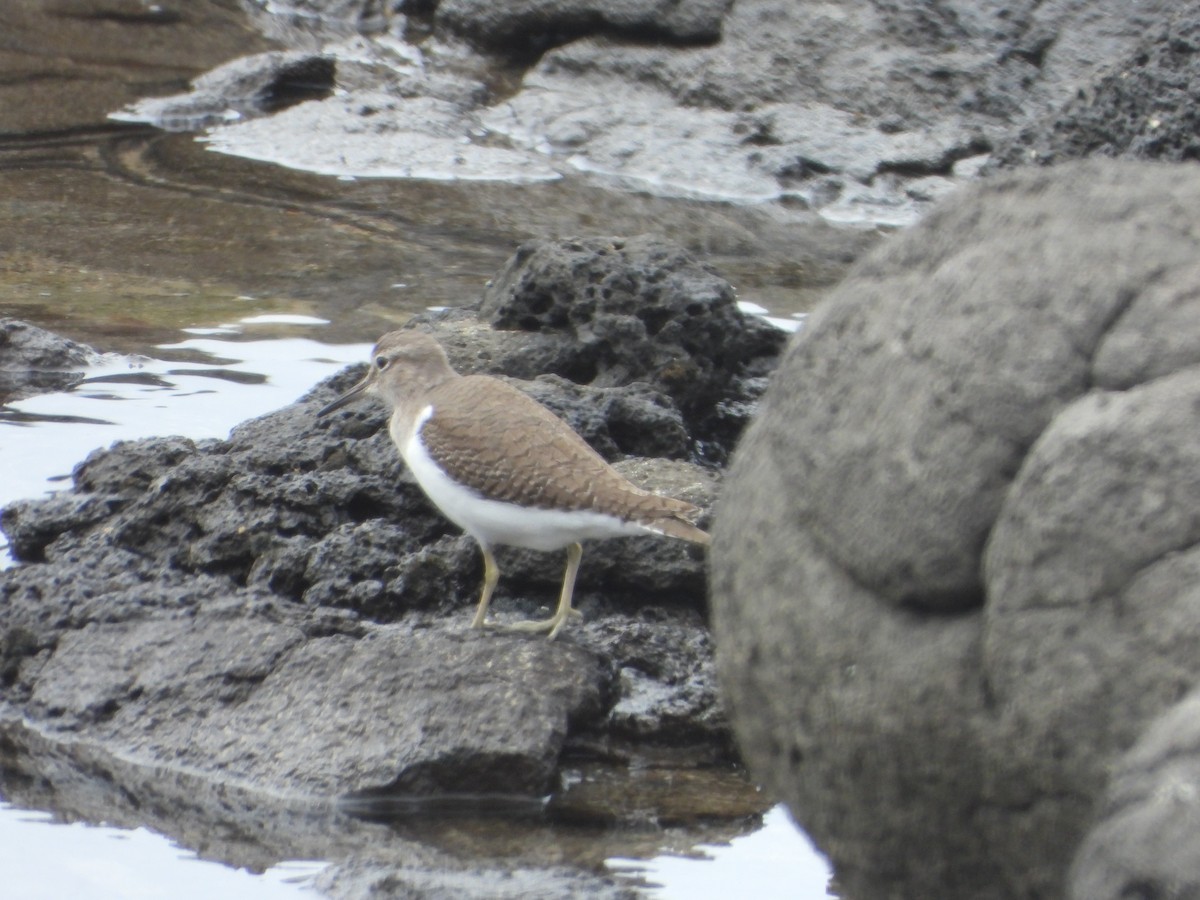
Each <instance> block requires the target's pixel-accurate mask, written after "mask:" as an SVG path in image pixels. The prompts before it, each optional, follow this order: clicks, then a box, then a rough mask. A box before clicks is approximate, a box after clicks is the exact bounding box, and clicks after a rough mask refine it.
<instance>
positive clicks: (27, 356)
mask: <svg viewBox="0 0 1200 900" xmlns="http://www.w3.org/2000/svg"><path fill="white" fill-rule="evenodd" d="M99 358H100V354H99V353H98V352H97V351H95V350H93V349H92V348H91V347H88V346H85V345H84V344H77V343H75V341H70V340H67V339H66V338H62V337H59V336H58V335H57V334H52V333H50V332H49V331H45V330H43V329H41V328H38V327H36V326H34V325H30V324H28V323H27V322H21V321H18V320H17V319H6V318H0V402H11V401H13V400H20V399H21V398H23V397H28V396H31V395H33V394H39V393H43V392H45V391H62V390H66V389H67V388H69V387H71V386H72V385H75V384H78V383H79V382H80V381H82V380H83V374H84V373H83V370H84V369H85V368H86V367H87V366H89V365H92V364H93V363H95V362H97V361H98V360H99Z"/></svg>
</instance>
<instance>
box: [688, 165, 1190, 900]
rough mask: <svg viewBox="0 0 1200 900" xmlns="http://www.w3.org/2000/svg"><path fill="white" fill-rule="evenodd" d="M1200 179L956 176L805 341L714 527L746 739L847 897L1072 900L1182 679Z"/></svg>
mask: <svg viewBox="0 0 1200 900" xmlns="http://www.w3.org/2000/svg"><path fill="white" fill-rule="evenodd" d="M1198 201H1200V172H1197V171H1195V170H1193V169H1191V168H1187V167H1182V168H1180V167H1168V166H1154V165H1140V166H1139V165H1132V164H1115V163H1104V164H1102V163H1092V164H1084V165H1075V166H1070V167H1063V168H1059V169H1050V170H1040V171H1030V172H1026V173H1025V174H1023V175H1022V176H1020V177H1006V178H1002V179H996V180H994V181H991V182H990V183H985V184H982V185H980V186H978V187H976V188H974V189H972V190H970V191H967V192H964V193H962V194H961V195H959V196H958V197H956V198H955V199H953V200H952V201H949V202H947V203H945V204H944V205H942V206H940V207H939V208H937V209H936V210H935V211H934V212H933V213H932V214H931V215H930V216H929V217H928V218H927V219H926V220H925V221H924V222H923V223H922V224H921V225H920V226H918V227H916V228H914V229H912V230H911V231H908V232H905V233H903V234H900V235H898V236H896V237H895V238H893V239H892V240H891V241H890V242H889V243H888V244H886V245H884V246H883V247H881V248H880V250H879V252H876V253H874V254H872V255H871V256H869V257H868V258H866V259H864V260H863V261H862V262H861V264H860V265H859V266H858V267H857V268H856V269H855V270H854V271H853V273H852V274H851V275H850V277H848V278H847V279H846V281H845V282H843V283H842V284H841V285H840V286H839V287H838V288H837V289H836V290H835V291H834V293H833V294H832V295H831V297H830V298H829V299H828V301H827V302H825V303H824V304H823V305H822V306H821V307H820V308H819V309H818V310H817V311H816V312H814V314H813V315H812V316H811V317H810V320H809V324H808V326H807V327H806V329H805V332H804V333H803V334H802V335H801V336H800V338H799V339H798V340H796V341H795V342H794V343H793V344H792V345H791V347H790V348H789V350H788V353H787V355H786V356H785V359H784V361H783V362H782V364H781V367H780V370H779V372H778V373H777V375H776V376H775V378H774V380H773V382H772V385H771V387H770V388H769V390H768V392H767V395H766V397H765V399H764V403H763V407H762V413H761V416H760V418H759V419H757V420H756V421H755V423H754V424H753V425H752V427H751V428H750V430H749V431H748V432H747V434H746V437H745V439H744V441H743V443H742V445H741V446H740V447H739V449H738V451H737V454H736V456H735V459H734V462H733V465H732V466H731V470H730V474H729V478H728V481H727V486H726V489H725V492H724V494H723V497H724V500H723V502H722V504H721V507H720V509H719V510H718V515H717V521H716V524H715V528H714V550H713V554H712V570H711V571H712V607H713V619H714V630H715V635H716V638H717V642H718V650H719V653H718V664H719V671H720V673H721V676H722V679H723V683H724V687H725V688H726V689H727V691H728V697H727V700H728V702H729V706H730V708H731V709H732V710H733V711H734V724H735V728H736V730H737V733H738V736H739V738H740V742H741V746H742V747H743V749H744V751H745V752H746V754H747V756H748V758H749V759H748V761H749V763H750V764H751V767H752V768H753V769H754V771H755V772H756V773H757V775H758V776H759V777H760V778H762V779H764V780H765V781H766V782H767V784H768V785H769V786H771V787H772V788H773V789H775V790H777V791H779V793H780V794H781V795H782V796H784V797H785V798H786V799H787V801H788V803H789V805H790V807H791V809H792V811H793V813H794V814H795V815H796V817H797V819H798V820H799V821H800V823H801V824H802V825H803V827H804V828H805V829H806V830H808V831H809V832H810V834H812V835H813V837H814V838H815V839H816V841H817V842H818V844H819V845H820V846H821V847H822V848H823V849H824V850H825V851H826V852H827V853H828V854H829V855H830V857H831V858H832V859H833V861H834V864H835V867H836V869H837V872H838V879H839V881H840V882H841V883H842V884H844V885H845V887H846V890H847V892H848V893H849V894H851V895H863V896H923V897H947V898H949V897H954V898H961V897H993V896H994V897H1003V896H1029V897H1057V896H1061V895H1062V894H1063V892H1064V890H1065V879H1066V872H1067V867H1068V865H1069V864H1070V861H1071V857H1072V855H1073V853H1074V851H1075V849H1076V848H1077V847H1078V846H1079V843H1080V841H1081V840H1082V839H1083V836H1084V834H1085V833H1086V829H1087V827H1088V825H1089V822H1090V819H1091V816H1092V814H1093V812H1094V810H1095V808H1096V805H1097V803H1098V801H1099V798H1100V797H1101V795H1102V793H1103V791H1104V789H1105V785H1106V783H1107V777H1108V772H1109V771H1110V767H1111V766H1112V765H1113V764H1114V762H1115V761H1116V760H1117V759H1118V758H1119V756H1120V754H1122V753H1123V752H1125V751H1126V750H1127V749H1128V748H1130V747H1131V746H1133V744H1134V743H1135V742H1136V741H1137V740H1138V739H1139V737H1140V736H1141V734H1142V733H1143V731H1144V729H1145V728H1146V726H1147V724H1148V723H1149V722H1150V721H1151V720H1152V719H1154V718H1155V717H1156V716H1157V715H1158V714H1159V713H1160V712H1161V711H1163V710H1164V709H1166V708H1167V707H1169V706H1170V705H1171V704H1173V703H1174V702H1175V701H1176V700H1177V698H1178V697H1179V696H1180V695H1181V694H1182V693H1183V692H1186V691H1187V690H1189V689H1190V688H1191V687H1192V686H1193V685H1195V684H1196V681H1197V675H1198V674H1200V667H1198V665H1197V663H1196V661H1195V654H1194V646H1193V643H1194V642H1191V641H1189V640H1187V638H1186V635H1188V634H1192V635H1194V634H1195V629H1196V628H1198V627H1200V613H1197V612H1196V606H1195V604H1194V602H1192V601H1191V599H1190V597H1191V594H1192V593H1193V592H1194V591H1193V588H1192V584H1193V580H1192V579H1191V578H1190V576H1189V575H1188V572H1187V566H1186V565H1185V563H1184V561H1183V559H1182V558H1181V554H1183V555H1186V553H1187V551H1188V548H1189V547H1191V546H1192V545H1193V544H1194V543H1196V541H1197V540H1198V539H1200V520H1197V519H1196V517H1195V515H1194V510H1195V509H1196V508H1197V507H1198V506H1200V480H1198V479H1197V477H1196V472H1197V471H1200V465H1198V463H1200V451H1198V450H1197V446H1196V442H1195V434H1196V424H1197V423H1196V421H1195V414H1194V413H1195V410H1196V409H1197V408H1200V378H1198V376H1197V369H1196V362H1197V360H1198V359H1200V341H1197V340H1196V338H1195V335H1197V334H1200V305H1197V304H1196V303H1195V302H1194V296H1195V293H1194V292H1195V287H1194V286H1195V274H1196V263H1195V260H1196V258H1197V253H1198V251H1200V239H1198V238H1197V237H1196V235H1197V234H1200V229H1198V227H1197V226H1198V225H1200V213H1198V212H1197V210H1198V209H1200V205H1198Z"/></svg>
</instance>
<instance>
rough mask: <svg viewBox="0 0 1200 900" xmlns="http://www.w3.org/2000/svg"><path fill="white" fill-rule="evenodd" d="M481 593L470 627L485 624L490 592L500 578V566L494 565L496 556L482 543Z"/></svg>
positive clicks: (493, 589) (490, 599) (490, 597)
mask: <svg viewBox="0 0 1200 900" xmlns="http://www.w3.org/2000/svg"><path fill="white" fill-rule="evenodd" d="M479 549H480V550H482V551H483V595H482V596H481V597H480V598H479V608H478V609H477V610H475V618H474V619H472V620H471V627H472V628H482V627H483V626H485V625H487V624H488V622H487V611H488V604H489V603H491V602H492V592H493V591H495V590H496V582H497V581H499V580H500V568H499V567H498V566H497V565H496V557H494V556H492V551H491V550H490V549H489V548H487V547H485V546H484V545H483V544H480V545H479Z"/></svg>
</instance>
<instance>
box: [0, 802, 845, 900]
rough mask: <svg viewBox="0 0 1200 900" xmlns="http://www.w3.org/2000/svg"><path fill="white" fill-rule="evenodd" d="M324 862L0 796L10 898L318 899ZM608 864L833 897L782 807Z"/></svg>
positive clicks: (673, 886)
mask: <svg viewBox="0 0 1200 900" xmlns="http://www.w3.org/2000/svg"><path fill="white" fill-rule="evenodd" d="M51 861H52V862H51ZM328 865H329V863H328V862H325V861H321V860H284V861H281V862H278V863H276V864H275V865H273V866H271V867H270V868H268V869H266V870H265V871H263V872H258V873H255V872H250V871H248V870H247V869H236V868H231V867H229V866H226V865H222V864H221V863H218V862H213V861H211V860H205V859H202V858H201V857H200V856H199V855H197V854H196V853H195V852H194V851H192V850H189V849H188V848H186V847H181V846H180V845H178V844H177V843H175V842H174V841H172V840H170V839H169V838H167V837H164V836H163V835H160V834H156V833H155V832H153V831H150V830H149V829H147V828H144V827H139V828H116V827H113V826H109V825H103V824H101V825H97V824H91V823H87V822H79V821H76V822H64V821H61V820H59V819H56V818H55V816H54V815H53V814H51V813H47V812H41V811H37V810H28V809H21V808H20V807H17V806H13V805H11V804H8V803H4V802H0V871H2V872H3V873H4V882H5V894H4V896H5V897H7V898H11V900H63V898H66V897H75V898H81V900H143V898H144V900H160V898H163V897H170V898H171V900H210V898H212V897H222V898H224V900H303V898H314V900H315V898H317V897H319V896H320V893H319V891H318V890H317V889H316V888H315V887H314V885H313V880H314V878H315V876H316V875H317V874H319V873H320V872H321V871H322V870H324V869H325V868H326V867H327V866H328ZM606 867H607V869H608V870H609V872H610V873H611V874H612V875H614V876H616V877H618V878H619V879H621V880H625V881H628V882H629V883H630V884H633V885H638V886H641V892H642V894H643V896H645V897H646V898H647V900H704V898H725V897H736V896H751V897H754V898H756V900H836V897H835V895H834V894H831V893H829V892H828V890H827V888H826V885H827V884H828V882H829V874H830V873H829V868H828V864H827V863H826V862H825V861H824V859H823V858H822V857H821V856H820V855H818V854H817V853H816V851H815V850H814V849H813V848H812V845H811V844H810V843H809V842H808V840H807V839H806V838H805V837H804V835H803V834H802V833H801V832H799V831H797V830H796V829H795V828H794V827H793V826H792V824H791V823H790V821H789V820H788V817H787V813H786V811H784V809H783V808H782V807H776V808H775V809H773V810H771V811H770V812H769V813H768V814H767V815H766V816H765V817H764V821H763V828H762V829H760V830H759V831H756V832H754V833H752V834H749V835H746V836H744V837H740V838H734V839H733V840H732V841H729V842H727V843H724V844H697V845H696V846H695V847H693V848H692V849H691V852H690V853H689V854H688V855H683V854H679V853H664V854H660V855H658V856H654V857H651V858H649V859H630V858H622V857H612V858H610V859H608V860H607V861H606Z"/></svg>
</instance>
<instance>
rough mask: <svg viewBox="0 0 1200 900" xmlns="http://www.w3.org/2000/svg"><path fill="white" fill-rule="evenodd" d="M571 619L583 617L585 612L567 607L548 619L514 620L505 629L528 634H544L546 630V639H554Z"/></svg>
mask: <svg viewBox="0 0 1200 900" xmlns="http://www.w3.org/2000/svg"><path fill="white" fill-rule="evenodd" d="M571 619H578V620H582V619H583V613H581V612H580V611H579V610H577V609H567V610H565V611H563V612H559V613H555V614H554V615H552V616H551V617H550V618H548V619H534V620H532V621H530V622H514V623H512V624H511V625H506V626H504V630H505V631H519V632H524V633H527V634H542V633H543V632H546V633H547V634H546V640H549V641H552V640H554V639H555V638H556V637H557V636H558V633H559V632H560V631H562V628H563V626H564V625H566V624H567V622H568V621H570V620H571Z"/></svg>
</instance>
